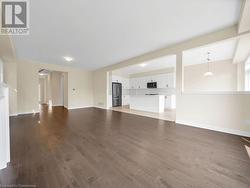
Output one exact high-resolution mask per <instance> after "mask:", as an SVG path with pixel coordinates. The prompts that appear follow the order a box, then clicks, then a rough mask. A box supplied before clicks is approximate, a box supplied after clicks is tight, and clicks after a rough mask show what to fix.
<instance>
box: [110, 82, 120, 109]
mask: <svg viewBox="0 0 250 188" xmlns="http://www.w3.org/2000/svg"><path fill="white" fill-rule="evenodd" d="M121 105H122V84H121V83H116V82H112V106H113V107H116V106H121Z"/></svg>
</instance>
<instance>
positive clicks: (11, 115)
mask: <svg viewBox="0 0 250 188" xmlns="http://www.w3.org/2000/svg"><path fill="white" fill-rule="evenodd" d="M9 116H10V117H13V116H18V114H10V115H9Z"/></svg>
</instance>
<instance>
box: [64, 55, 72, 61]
mask: <svg viewBox="0 0 250 188" xmlns="http://www.w3.org/2000/svg"><path fill="white" fill-rule="evenodd" d="M63 58H64V59H65V61H67V62H71V61H73V60H74V59H73V57H69V56H64V57H63Z"/></svg>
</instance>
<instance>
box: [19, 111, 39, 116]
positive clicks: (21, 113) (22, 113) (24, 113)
mask: <svg viewBox="0 0 250 188" xmlns="http://www.w3.org/2000/svg"><path fill="white" fill-rule="evenodd" d="M37 113H40V111H34V112H19V113H18V114H17V115H26V114H37Z"/></svg>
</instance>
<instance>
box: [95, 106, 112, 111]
mask: <svg viewBox="0 0 250 188" xmlns="http://www.w3.org/2000/svg"><path fill="white" fill-rule="evenodd" d="M93 107H94V108H100V109H103V110H108V108H105V107H103V106H93Z"/></svg>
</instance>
